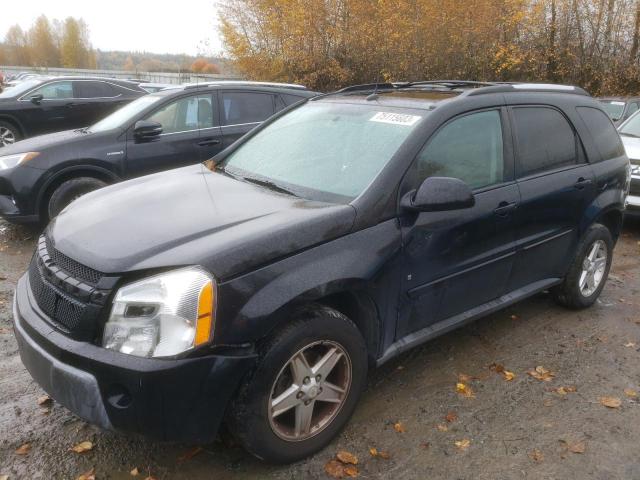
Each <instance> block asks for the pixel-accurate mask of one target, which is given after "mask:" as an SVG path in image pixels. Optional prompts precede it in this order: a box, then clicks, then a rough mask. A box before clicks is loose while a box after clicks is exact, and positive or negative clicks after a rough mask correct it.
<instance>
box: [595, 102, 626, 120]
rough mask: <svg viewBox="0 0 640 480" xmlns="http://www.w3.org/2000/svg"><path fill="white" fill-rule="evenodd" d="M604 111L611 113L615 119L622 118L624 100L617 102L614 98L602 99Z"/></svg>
mask: <svg viewBox="0 0 640 480" xmlns="http://www.w3.org/2000/svg"><path fill="white" fill-rule="evenodd" d="M600 103H602V107H603V108H604V111H605V112H607V113H608V114H609V116H610V117H611V119H612V120H613V121H617V120H620V119H621V118H622V114H623V113H624V102H616V101H614V100H600Z"/></svg>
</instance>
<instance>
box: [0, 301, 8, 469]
mask: <svg viewBox="0 0 640 480" xmlns="http://www.w3.org/2000/svg"><path fill="white" fill-rule="evenodd" d="M0 304H1V303H0ZM5 333H9V329H8V328H0V335H4V334H5ZM0 480H2V477H0Z"/></svg>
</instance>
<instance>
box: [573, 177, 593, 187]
mask: <svg viewBox="0 0 640 480" xmlns="http://www.w3.org/2000/svg"><path fill="white" fill-rule="evenodd" d="M592 183H593V182H592V181H591V180H589V179H587V178H584V177H580V178H579V179H578V181H577V182H576V183H574V184H573V186H574V188H577V189H578V190H582V189H583V188H584V187H587V186H589V185H591V184H592Z"/></svg>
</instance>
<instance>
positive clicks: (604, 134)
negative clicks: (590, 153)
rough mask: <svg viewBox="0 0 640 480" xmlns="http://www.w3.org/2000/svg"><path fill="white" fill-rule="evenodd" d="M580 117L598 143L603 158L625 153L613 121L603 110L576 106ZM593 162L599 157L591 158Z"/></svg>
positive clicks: (606, 158)
mask: <svg viewBox="0 0 640 480" xmlns="http://www.w3.org/2000/svg"><path fill="white" fill-rule="evenodd" d="M576 110H577V111H578V114H579V115H580V118H582V120H583V121H584V123H585V124H586V126H587V130H589V133H590V134H591V138H593V142H594V143H595V144H596V147H597V148H598V151H599V152H600V155H601V156H602V160H609V159H611V158H616V157H620V156H622V155H624V147H623V146H622V141H621V140H620V136H619V135H618V132H617V131H616V129H615V127H614V126H613V123H611V120H610V119H609V117H608V116H607V114H606V113H604V112H603V111H601V110H599V109H597V108H593V107H576ZM589 160H590V161H591V162H593V161H598V159H589Z"/></svg>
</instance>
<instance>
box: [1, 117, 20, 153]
mask: <svg viewBox="0 0 640 480" xmlns="http://www.w3.org/2000/svg"><path fill="white" fill-rule="evenodd" d="M20 140H22V134H21V133H20V130H19V129H18V128H17V127H16V126H15V125H14V124H13V123H9V122H5V121H4V120H0V148H2V147H6V146H8V145H13V144H14V143H15V142H18V141H20Z"/></svg>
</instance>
